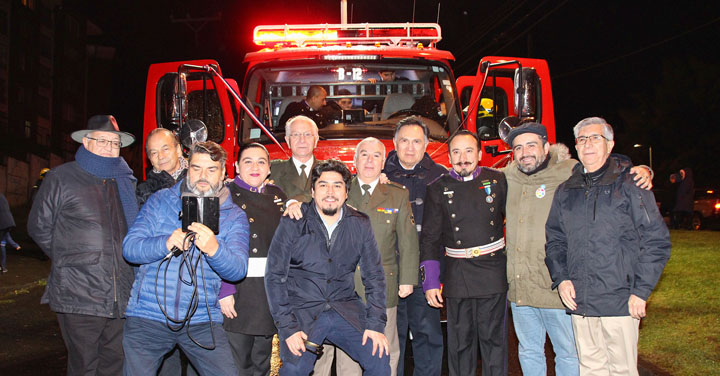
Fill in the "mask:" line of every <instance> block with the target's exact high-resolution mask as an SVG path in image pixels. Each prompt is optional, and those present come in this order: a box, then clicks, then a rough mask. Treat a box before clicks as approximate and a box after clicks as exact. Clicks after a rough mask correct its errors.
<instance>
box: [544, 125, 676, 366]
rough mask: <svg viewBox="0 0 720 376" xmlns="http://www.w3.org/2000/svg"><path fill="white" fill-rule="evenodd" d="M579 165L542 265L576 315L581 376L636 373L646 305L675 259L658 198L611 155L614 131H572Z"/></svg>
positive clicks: (558, 197) (554, 211)
mask: <svg viewBox="0 0 720 376" xmlns="http://www.w3.org/2000/svg"><path fill="white" fill-rule="evenodd" d="M573 131H574V133H575V142H576V145H575V148H576V149H577V152H578V158H579V159H580V163H579V164H577V165H576V166H575V167H574V168H573V172H572V175H571V176H570V178H569V179H568V180H567V181H566V182H564V183H563V184H561V185H560V186H559V187H558V188H557V191H556V193H555V197H554V198H553V203H552V208H551V209H550V215H549V217H548V220H547V224H546V226H545V233H546V237H547V244H546V246H545V248H546V257H545V263H546V264H547V266H548V270H549V271H550V276H551V277H552V280H553V288H557V289H558V292H559V294H560V298H561V299H562V302H563V304H564V305H565V307H566V311H567V313H569V314H571V317H572V326H573V331H574V333H575V343H576V346H577V351H578V359H579V362H580V374H581V375H611V374H612V375H637V374H638V370H637V343H638V336H639V325H640V320H641V319H642V318H643V317H645V315H646V310H645V306H646V302H647V300H648V298H649V297H650V293H651V292H652V290H653V289H654V288H655V284H657V282H658V279H659V278H660V275H661V274H662V271H663V269H664V267H665V263H666V262H667V260H668V259H669V258H670V235H669V233H668V230H667V227H666V226H665V222H664V221H663V218H662V216H661V215H660V212H659V211H658V208H657V206H656V205H655V197H654V196H653V193H652V192H650V191H647V190H643V189H641V188H639V187H637V186H636V184H635V182H634V181H633V177H632V175H631V174H630V163H629V161H628V160H627V159H624V158H622V157H620V156H617V155H614V154H613V155H611V154H610V152H611V151H612V149H613V146H615V141H614V140H613V138H614V134H613V130H612V127H611V126H610V124H608V123H607V122H606V121H605V120H604V119H602V118H598V117H591V118H587V119H583V120H582V121H580V122H579V123H578V124H577V125H576V126H575V128H574V129H573Z"/></svg>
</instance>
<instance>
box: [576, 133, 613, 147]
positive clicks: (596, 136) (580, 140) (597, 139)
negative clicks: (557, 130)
mask: <svg viewBox="0 0 720 376" xmlns="http://www.w3.org/2000/svg"><path fill="white" fill-rule="evenodd" d="M602 140H607V138H605V136H603V135H601V134H591V135H589V136H580V137H578V138H576V139H575V143H576V144H578V145H585V144H586V143H587V142H588V141H590V142H591V143H593V144H599V143H600V141H602Z"/></svg>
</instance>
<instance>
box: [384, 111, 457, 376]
mask: <svg viewBox="0 0 720 376" xmlns="http://www.w3.org/2000/svg"><path fill="white" fill-rule="evenodd" d="M428 141H429V140H428V129H427V126H426V125H425V124H424V123H423V122H422V120H421V119H420V118H419V117H416V116H410V117H407V118H405V119H403V120H402V121H400V122H399V123H398V125H397V127H395V136H394V138H393V144H394V145H395V150H393V151H391V152H390V153H389V154H388V156H387V160H386V161H385V168H384V170H383V172H384V173H385V175H387V177H388V179H390V180H391V181H393V182H395V183H398V184H401V185H402V186H404V187H405V188H407V190H408V191H409V193H410V205H411V207H412V213H413V217H414V218H415V224H416V227H417V235H418V239H419V238H420V233H421V230H422V222H423V209H424V208H425V193H426V190H427V186H428V184H430V183H431V182H433V181H435V180H436V179H437V178H438V177H439V176H440V175H443V174H445V173H447V172H448V170H447V169H446V168H445V167H443V166H441V165H439V164H437V163H435V161H433V160H432V158H430V155H428V153H427V152H426V151H425V150H426V149H427V146H428ZM418 281H420V276H419V274H418ZM397 326H398V340H399V342H400V357H399V359H400V361H399V363H398V368H397V374H398V375H404V374H405V367H404V366H405V345H406V343H407V338H408V333H410V332H412V341H411V344H412V353H413V362H414V365H415V367H414V371H413V374H414V375H415V376H437V375H439V374H440V373H441V372H442V359H443V333H442V326H441V324H440V310H439V309H437V308H435V307H431V306H430V305H428V304H427V301H425V294H424V293H423V291H422V285H420V284H419V283H418V285H416V286H414V287H413V293H412V294H410V295H408V296H407V297H405V298H401V299H400V300H399V302H398V309H397Z"/></svg>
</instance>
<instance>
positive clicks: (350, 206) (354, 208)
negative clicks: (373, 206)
mask: <svg viewBox="0 0 720 376" xmlns="http://www.w3.org/2000/svg"><path fill="white" fill-rule="evenodd" d="M345 205H347V207H348V208H350V209H352V210H357V211H359V210H358V209H357V208H356V207H354V206H352V205H350V204H348V203H347V202H346V203H345Z"/></svg>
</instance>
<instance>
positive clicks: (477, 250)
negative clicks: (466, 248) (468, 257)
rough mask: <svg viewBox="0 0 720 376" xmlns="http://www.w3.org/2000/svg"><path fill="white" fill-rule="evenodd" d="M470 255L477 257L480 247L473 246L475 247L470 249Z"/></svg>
mask: <svg viewBox="0 0 720 376" xmlns="http://www.w3.org/2000/svg"><path fill="white" fill-rule="evenodd" d="M472 256H473V257H478V256H480V248H475V249H473V250H472Z"/></svg>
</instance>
